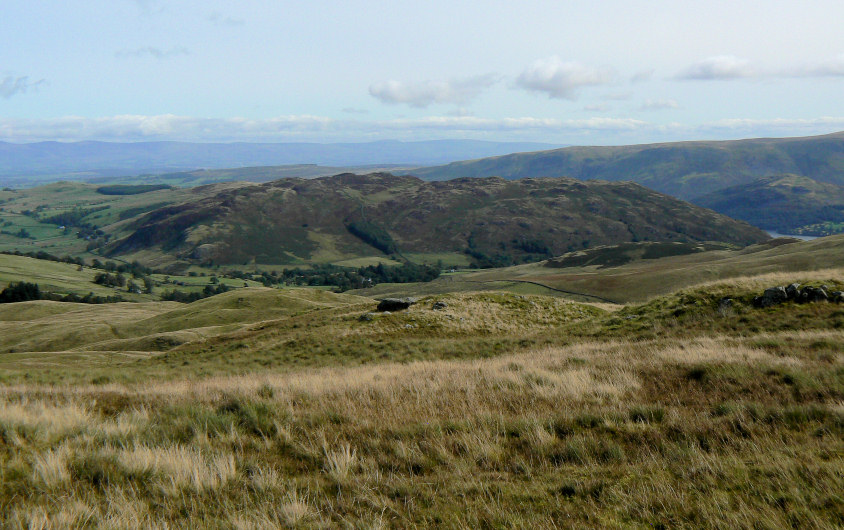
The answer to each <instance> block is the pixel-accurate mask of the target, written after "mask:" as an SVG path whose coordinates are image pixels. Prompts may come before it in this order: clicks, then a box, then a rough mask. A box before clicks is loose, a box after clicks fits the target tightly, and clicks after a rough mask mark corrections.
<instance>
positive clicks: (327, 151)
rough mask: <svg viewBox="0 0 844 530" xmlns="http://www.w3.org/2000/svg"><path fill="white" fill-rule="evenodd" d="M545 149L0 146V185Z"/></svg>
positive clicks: (428, 160)
mask: <svg viewBox="0 0 844 530" xmlns="http://www.w3.org/2000/svg"><path fill="white" fill-rule="evenodd" d="M551 147H557V146H555V145H553V144H547V143H529V142H486V141H479V140H437V141H426V142H399V141H379V142H368V143H333V144H320V143H185V142H137V143H115V142H72V143H61V142H39V143H29V144H14V143H7V142H0V177H4V178H3V179H0V183H2V182H9V181H10V179H9V177H23V178H26V177H30V178H31V177H38V176H51V175H60V176H63V177H65V178H68V177H70V178H73V177H75V179H76V180H81V179H85V178H89V177H97V176H108V177H114V176H123V175H138V174H141V173H167V172H175V171H189V170H195V169H200V168H206V169H219V168H240V167H249V166H279V165H291V164H317V165H328V166H342V167H348V166H366V165H370V166H371V165H379V166H382V167H383V166H388V165H402V166H405V167H413V166H424V165H432V164H444V163H447V162H453V161H455V160H465V159H470V158H481V157H487V156H494V155H501V154H505V153H512V152H516V151H536V150H541V149H549V148H551ZM24 182H25V181H24ZM4 185H9V184H4Z"/></svg>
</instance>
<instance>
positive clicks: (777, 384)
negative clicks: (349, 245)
mask: <svg viewBox="0 0 844 530" xmlns="http://www.w3.org/2000/svg"><path fill="white" fill-rule="evenodd" d="M664 259H675V258H664ZM636 281H638V280H637V279H635V278H634V279H633V282H636ZM795 281H796V282H800V283H803V284H810V285H821V284H826V285H828V286H829V288H830V290H835V289H841V288H842V287H844V269H841V268H840V267H837V268H827V269H825V270H815V271H794V272H776V273H766V274H762V275H755V276H754V275H745V276H744V277H741V278H734V279H729V280H719V281H716V282H710V283H704V284H701V285H690V286H687V287H685V288H684V289H682V290H679V291H677V292H673V293H669V294H666V295H662V296H656V297H652V298H650V299H648V300H647V301H644V302H642V303H632V304H627V305H624V306H619V305H612V304H605V303H578V302H573V301H570V300H566V299H564V298H562V297H561V296H556V297H549V296H538V295H530V294H528V295H524V294H515V293H506V292H492V291H490V292H457V293H451V294H432V295H428V296H427V297H425V298H423V299H421V300H420V301H419V302H418V303H417V304H416V305H413V306H412V307H411V308H410V309H408V310H406V311H400V312H395V313H392V314H377V313H376V314H371V313H370V312H372V311H373V310H374V308H375V305H376V302H375V301H374V300H372V299H371V298H365V297H359V296H352V295H348V294H334V293H327V292H322V291H317V290H312V289H287V290H275V289H264V288H257V289H242V290H239V291H236V292H229V293H225V294H222V295H218V296H215V297H211V298H208V299H205V300H202V301H199V302H195V303H193V304H189V305H182V304H175V303H172V302H148V303H142V304H117V305H100V306H83V305H82V304H61V303H57V302H43V301H41V302H25V303H18V304H9V305H7V306H6V307H0V310H2V311H3V313H2V315H0V319H2V320H3V321H4V325H5V326H6V328H5V329H4V331H3V332H2V334H0V337H2V339H0V351H3V352H5V353H0V368H1V369H2V374H3V375H2V377H3V385H2V387H0V470H1V471H0V492H2V493H0V514H2V515H0V517H2V518H3V519H2V524H0V525H1V526H4V527H9V528H79V527H90V528H94V527H112V528H126V527H148V528H181V527H188V526H195V525H196V521H199V520H201V521H203V525H205V526H211V527H220V528H277V527H303V528H304V527H307V528H312V527H317V528H333V527H354V528H357V527H360V528H384V527H417V526H440V527H449V528H452V527H453V528H477V527H481V528H524V527H544V528H568V527H595V528H599V527H600V528H607V527H664V528H668V527H689V528H691V527H694V528H728V527H729V528H794V527H799V528H835V527H840V526H841V525H844V498H842V494H841V492H842V491H844V477H843V476H842V474H841V469H842V461H844V442H843V441H842V440H844V408H842V403H844V363H843V362H842V351H844V306H841V305H838V304H832V303H818V304H807V305H797V304H793V303H786V304H783V305H780V306H775V307H771V308H767V309H756V308H754V307H753V306H752V304H751V299H752V297H753V296H755V295H757V294H759V293H760V292H761V291H762V290H763V289H764V288H765V287H768V286H770V285H779V284H787V283H791V282H795ZM725 297H729V298H730V299H732V301H733V302H732V303H731V304H730V305H729V306H727V307H725V306H723V305H722V304H721V303H720V300H722V299H723V298H725ZM434 302H442V303H444V304H445V307H443V308H441V309H433V304H434ZM367 315H369V316H367ZM83 322H84V323H87V324H83ZM80 329H84V330H86V332H84V333H80ZM34 330H37V331H34ZM170 339H172V340H170ZM10 350H14V352H13V353H12V352H10Z"/></svg>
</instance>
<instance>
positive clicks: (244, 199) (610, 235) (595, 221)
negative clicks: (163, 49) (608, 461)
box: [105, 174, 767, 266]
mask: <svg viewBox="0 0 844 530" xmlns="http://www.w3.org/2000/svg"><path fill="white" fill-rule="evenodd" d="M127 226H128V227H130V228H131V229H132V230H133V231H132V233H130V234H129V235H128V236H127V237H124V238H122V239H120V240H118V241H115V242H113V243H111V244H110V245H109V246H108V247H106V249H105V250H106V252H107V253H108V254H109V255H113V256H118V255H119V256H123V257H124V258H125V259H135V256H136V255H138V256H139V257H138V259H142V258H141V257H140V256H142V255H143V254H142V253H149V252H150V251H152V252H156V253H163V254H164V255H166V256H169V257H170V259H171V260H173V261H177V260H178V261H181V262H185V263H195V264H206V265H207V264H215V265H216V264H231V265H242V264H253V265H264V264H287V263H308V262H320V261H322V262H326V261H327V262H331V261H339V260H342V259H349V258H356V257H365V256H372V255H373V254H376V255H377V254H379V253H380V254H381V255H384V253H388V254H391V255H393V257H396V258H398V259H404V256H405V255H406V254H414V253H415V254H420V253H421V254H425V253H428V254H434V253H452V254H453V255H460V254H468V255H469V256H470V258H471V259H472V260H473V261H475V262H476V263H477V264H478V265H480V266H501V265H510V264H514V263H521V262H525V261H536V260H538V259H544V258H547V257H549V256H551V255H559V254H561V253H563V252H567V251H571V250H576V249H581V248H585V247H589V246H594V245H602V244H604V245H606V244H617V243H622V242H626V241H683V242H693V241H723V242H727V243H733V244H738V245H745V244H749V243H754V242H760V241H764V240H765V239H767V236H766V235H765V234H764V233H762V232H761V231H759V230H757V229H755V228H752V227H750V226H749V225H746V224H743V223H740V222H736V221H733V220H732V219H729V218H726V217H723V216H720V215H717V214H715V213H713V212H711V211H709V210H704V209H701V208H697V207H694V206H691V205H689V204H688V203H684V202H682V201H679V200H676V199H673V198H670V197H667V196H665V195H661V194H658V193H655V192H652V191H650V190H647V189H645V188H643V187H641V186H638V185H636V184H632V183H605V182H587V183H584V182H579V181H575V180H571V179H525V180H520V181H506V180H504V179H494V178H493V179H458V180H454V181H449V182H434V183H426V182H423V181H420V180H419V179H416V178H413V177H396V176H393V175H389V174H372V175H366V176H360V175H353V174H344V175H337V176H335V177H330V178H320V179H314V180H301V179H285V180H280V181H275V182H272V183H268V184H263V185H255V186H247V187H241V188H235V189H232V190H229V191H225V192H222V193H219V194H217V195H215V196H212V197H206V198H203V199H200V200H197V201H194V202H191V203H185V204H181V205H179V206H178V207H175V206H174V207H167V208H162V209H159V210H156V211H153V212H150V213H148V214H146V215H144V216H142V217H141V218H140V219H139V220H137V221H135V222H133V223H131V224H130V225H127ZM443 261H444V262H445V265H449V264H450V263H449V262H448V261H446V260H445V259H443Z"/></svg>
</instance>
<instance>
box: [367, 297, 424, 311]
mask: <svg viewBox="0 0 844 530" xmlns="http://www.w3.org/2000/svg"><path fill="white" fill-rule="evenodd" d="M415 303H416V299H415V298H384V299H383V300H381V301H380V302H378V307H377V309H378V311H401V310H402V309H407V308H408V307H410V306H412V305H413V304H415Z"/></svg>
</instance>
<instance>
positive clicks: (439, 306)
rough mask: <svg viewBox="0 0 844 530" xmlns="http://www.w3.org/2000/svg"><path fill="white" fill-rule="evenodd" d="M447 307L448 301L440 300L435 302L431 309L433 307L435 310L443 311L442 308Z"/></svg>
mask: <svg viewBox="0 0 844 530" xmlns="http://www.w3.org/2000/svg"><path fill="white" fill-rule="evenodd" d="M446 307H448V304H447V303H445V302H440V301H436V302H434V304H433V305H432V306H431V309H433V310H434V311H442V310H443V309H445V308H446Z"/></svg>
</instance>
